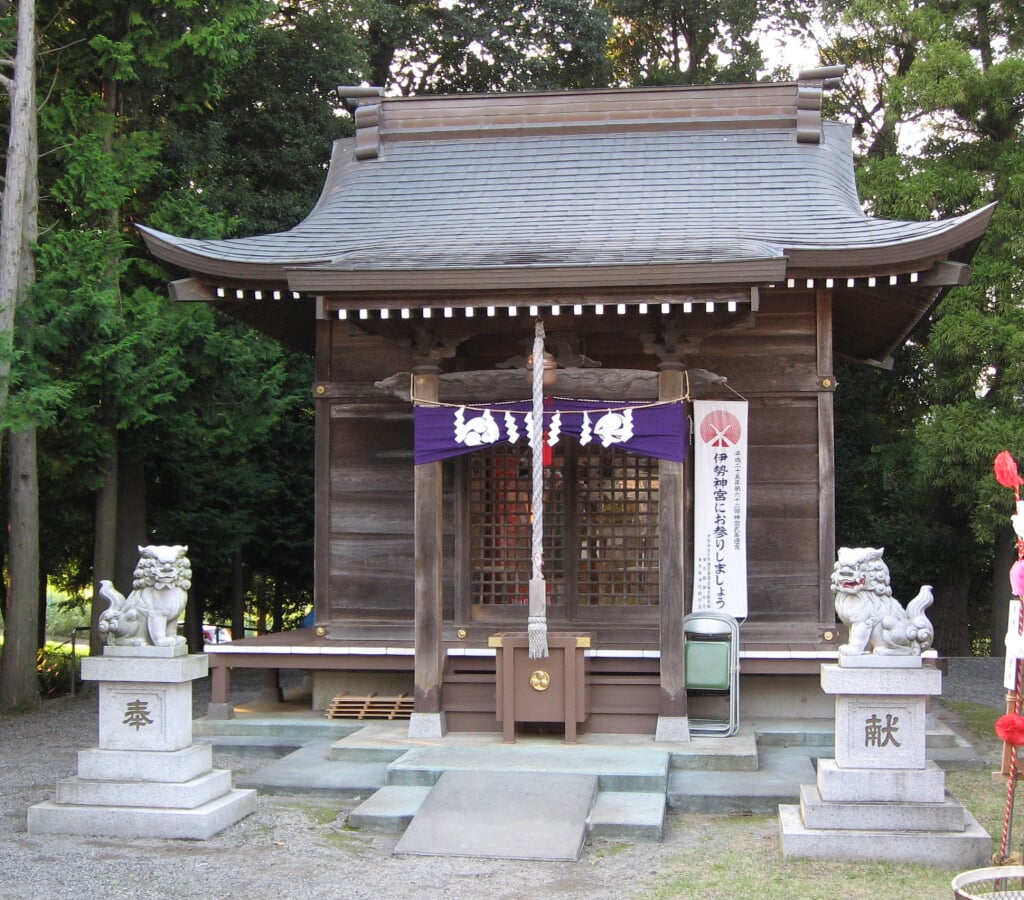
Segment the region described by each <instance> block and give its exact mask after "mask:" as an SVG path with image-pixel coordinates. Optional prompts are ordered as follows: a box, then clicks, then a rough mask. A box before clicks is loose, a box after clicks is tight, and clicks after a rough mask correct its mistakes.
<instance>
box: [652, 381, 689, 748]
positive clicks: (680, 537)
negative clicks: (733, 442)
mask: <svg viewBox="0 0 1024 900" xmlns="http://www.w3.org/2000/svg"><path fill="white" fill-rule="evenodd" d="M683 394H684V373H683V370H682V365H681V364H679V363H674V362H663V363H662V364H661V372H660V374H659V376H658V399H659V400H673V399H678V398H679V397H682V396H683ZM685 509H686V479H685V474H684V466H683V464H682V463H677V462H670V461H668V460H661V461H660V462H659V464H658V548H659V563H658V605H659V609H660V613H661V672H660V675H661V693H660V701H659V709H658V726H657V731H656V733H655V740H659V741H688V740H689V739H690V727H689V720H688V718H687V710H686V671H685V665H686V664H685V660H684V656H683V650H684V646H683V613H684V608H685V606H684V604H685V596H684V594H685V585H686V570H685V564H684V559H685V548H686V541H687V532H688V529H687V527H686V516H685Z"/></svg>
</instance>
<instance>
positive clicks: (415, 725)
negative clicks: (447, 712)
mask: <svg viewBox="0 0 1024 900" xmlns="http://www.w3.org/2000/svg"><path fill="white" fill-rule="evenodd" d="M447 733H448V724H447V722H446V721H445V716H444V713H443V712H436V713H417V712H414V713H413V714H412V715H411V716H409V737H411V738H442V737H444V736H445V735H446V734H447Z"/></svg>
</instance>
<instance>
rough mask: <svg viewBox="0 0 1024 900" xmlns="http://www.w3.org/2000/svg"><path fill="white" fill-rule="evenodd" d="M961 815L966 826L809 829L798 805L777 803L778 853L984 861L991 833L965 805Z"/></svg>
mask: <svg viewBox="0 0 1024 900" xmlns="http://www.w3.org/2000/svg"><path fill="white" fill-rule="evenodd" d="M964 821H965V827H964V829H963V830H962V831H956V832H952V831H928V832H925V831H921V832H914V831H856V830H848V829H839V828H836V829H812V828H808V827H807V826H806V825H804V823H803V820H802V819H801V818H800V807H799V806H794V805H785V804H784V805H780V806H779V834H780V836H781V839H782V855H783V856H784V857H787V858H794V859H829V860H839V861H842V862H893V863H917V864H919V865H923V866H934V867H935V868H941V869H954V870H963V869H972V868H977V867H979V866H983V865H985V864H986V863H988V862H989V861H990V859H991V856H992V838H991V837H989V835H988V833H987V832H986V831H985V829H984V828H982V827H981V826H980V825H979V824H978V822H977V821H976V820H975V818H974V817H973V816H972V815H971V814H970V813H969V812H967V811H966V810H965V811H964Z"/></svg>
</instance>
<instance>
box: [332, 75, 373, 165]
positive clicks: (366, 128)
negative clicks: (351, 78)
mask: <svg viewBox="0 0 1024 900" xmlns="http://www.w3.org/2000/svg"><path fill="white" fill-rule="evenodd" d="M335 91H336V92H337V94H338V97H339V98H340V100H341V105H342V106H343V107H345V109H346V110H347V111H348V112H349V113H350V114H351V115H352V118H353V119H354V120H355V123H356V151H355V157H356V159H377V157H378V156H380V101H381V98H382V97H383V96H384V88H382V87H371V86H369V85H339V86H338V87H337V88H335Z"/></svg>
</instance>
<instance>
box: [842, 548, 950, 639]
mask: <svg viewBox="0 0 1024 900" xmlns="http://www.w3.org/2000/svg"><path fill="white" fill-rule="evenodd" d="M883 552H884V550H882V549H881V548H880V549H874V548H872V547H853V548H851V547H842V548H841V549H840V550H839V558H838V559H837V560H836V564H835V567H834V568H833V570H832V594H833V596H834V597H835V602H836V615H838V616H839V619H840V621H842V623H843V624H844V625H846V626H847V627H848V628H849V629H850V637H849V640H848V641H847V643H845V644H843V646H842V647H840V648H839V652H840V654H841V655H844V656H862V655H864V654H866V653H872V652H873V653H876V654H878V655H880V656H881V655H889V656H920V654H921V653H922V652H923V651H924V650H927V649H928V648H929V647H930V646H931V645H932V640H933V639H934V637H935V629H934V628H933V627H932V623H931V622H929V621H928V618H927V617H926V616H925V614H924V611H925V610H926V609H927V608H928V607H929V606H931V605H932V601H933V599H934V597H933V595H932V589H931V586H930V585H924V586H923V587H922V588H921V590H920V591H919V592H918V594H917V596H916V597H915V598H914V599H913V600H911V601H910V603H909V604H908V605H907V608H906V609H903V607H902V606H900V604H899V601H898V600H896V598H895V597H893V595H892V588H891V587H890V586H889V567H888V566H887V565H886V564H885V563H884V562H882V553H883Z"/></svg>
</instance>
